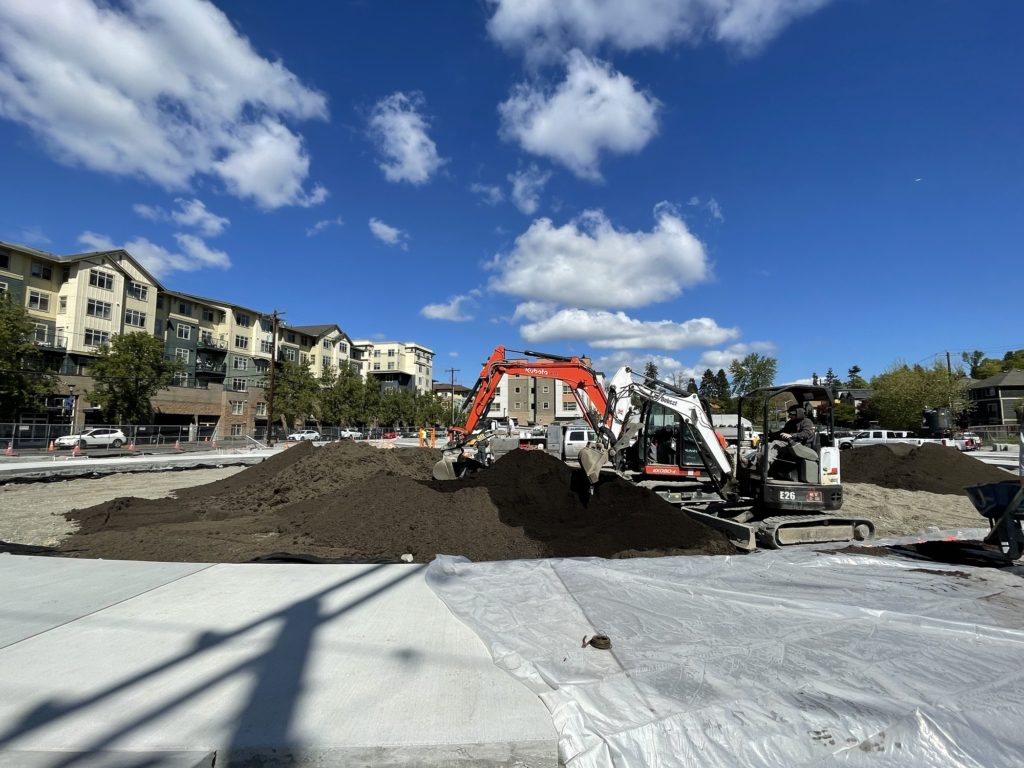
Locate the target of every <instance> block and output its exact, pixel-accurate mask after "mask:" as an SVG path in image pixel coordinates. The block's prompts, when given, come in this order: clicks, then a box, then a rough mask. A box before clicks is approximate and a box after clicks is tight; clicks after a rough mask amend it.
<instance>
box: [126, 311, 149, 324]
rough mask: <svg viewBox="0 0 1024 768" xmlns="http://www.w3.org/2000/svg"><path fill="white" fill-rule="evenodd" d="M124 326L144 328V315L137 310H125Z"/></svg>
mask: <svg viewBox="0 0 1024 768" xmlns="http://www.w3.org/2000/svg"><path fill="white" fill-rule="evenodd" d="M124 324H125V325H134V326H135V327H136V328H144V327H145V326H146V313H145V312H139V311H138V310H137V309H126V310H125V311H124Z"/></svg>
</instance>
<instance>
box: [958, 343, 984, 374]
mask: <svg viewBox="0 0 1024 768" xmlns="http://www.w3.org/2000/svg"><path fill="white" fill-rule="evenodd" d="M960 359H961V360H963V361H964V364H965V365H966V366H967V373H968V375H969V376H970V377H971V378H972V379H983V378H988V377H987V376H979V375H978V372H979V370H980V367H981V364H982V363H983V362H984V361H985V353H984V352H982V351H981V350H980V349H976V350H974V351H973V352H961V353H960Z"/></svg>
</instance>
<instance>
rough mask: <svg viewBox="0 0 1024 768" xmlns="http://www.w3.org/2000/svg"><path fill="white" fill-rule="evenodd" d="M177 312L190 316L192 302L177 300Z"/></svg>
mask: <svg viewBox="0 0 1024 768" xmlns="http://www.w3.org/2000/svg"><path fill="white" fill-rule="evenodd" d="M178 314H179V315H188V316H189V317H192V304H191V302H188V301H179V302H178Z"/></svg>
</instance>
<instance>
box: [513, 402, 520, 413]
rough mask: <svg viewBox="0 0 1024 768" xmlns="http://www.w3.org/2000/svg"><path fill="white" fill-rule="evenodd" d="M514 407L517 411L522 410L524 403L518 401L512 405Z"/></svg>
mask: <svg viewBox="0 0 1024 768" xmlns="http://www.w3.org/2000/svg"><path fill="white" fill-rule="evenodd" d="M512 408H513V409H514V410H516V411H521V410H522V409H523V404H522V403H519V402H517V403H516V404H515V405H513V406H512Z"/></svg>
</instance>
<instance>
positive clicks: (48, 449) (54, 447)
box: [46, 440, 57, 453]
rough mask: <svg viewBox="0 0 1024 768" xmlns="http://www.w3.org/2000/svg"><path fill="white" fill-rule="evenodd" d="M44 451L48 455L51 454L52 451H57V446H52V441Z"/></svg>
mask: <svg viewBox="0 0 1024 768" xmlns="http://www.w3.org/2000/svg"><path fill="white" fill-rule="evenodd" d="M46 450H47V452H49V453H53V452H54V451H56V450H57V446H55V445H54V444H53V440H51V441H50V446H49V447H48V448H47V449H46Z"/></svg>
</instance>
